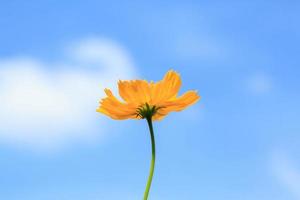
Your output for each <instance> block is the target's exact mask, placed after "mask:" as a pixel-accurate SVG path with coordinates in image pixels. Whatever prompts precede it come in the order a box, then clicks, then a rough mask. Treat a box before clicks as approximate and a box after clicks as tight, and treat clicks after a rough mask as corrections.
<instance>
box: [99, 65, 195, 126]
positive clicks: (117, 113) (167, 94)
mask: <svg viewBox="0 0 300 200" xmlns="http://www.w3.org/2000/svg"><path fill="white" fill-rule="evenodd" d="M180 86H181V79H180V76H179V74H178V73H176V72H175V71H173V70H170V71H168V72H167V74H166V75H165V77H164V78H163V79H162V80H161V81H159V82H157V83H154V82H152V81H151V82H150V83H148V82H147V81H145V80H131V81H121V80H120V81H119V83H118V88H119V94H120V96H121V97H122V99H123V100H124V101H119V100H118V99H117V98H116V97H115V96H114V95H113V93H112V92H111V90H109V89H105V93H106V95H107V97H106V98H104V99H102V100H101V102H100V106H99V108H98V109H97V111H98V112H100V113H103V114H105V115H107V116H109V117H111V118H113V119H116V120H123V119H143V118H146V117H147V115H151V117H152V119H153V120H160V119H162V118H164V117H165V116H166V115H168V114H169V113H170V112H172V111H181V110H183V109H185V108H186V107H188V106H190V105H192V104H194V103H196V102H197V101H198V100H199V98H200V97H199V96H198V95H197V93H196V91H188V92H186V93H185V94H183V95H182V96H179V97H178V92H179V89H180Z"/></svg>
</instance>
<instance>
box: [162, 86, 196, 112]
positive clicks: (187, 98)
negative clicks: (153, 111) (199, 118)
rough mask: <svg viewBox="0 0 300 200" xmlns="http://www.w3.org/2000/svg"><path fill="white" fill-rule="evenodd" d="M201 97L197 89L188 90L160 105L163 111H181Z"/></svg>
mask: <svg viewBox="0 0 300 200" xmlns="http://www.w3.org/2000/svg"><path fill="white" fill-rule="evenodd" d="M199 99H200V96H199V95H198V94H197V92H195V91H188V92H186V93H185V94H183V95H182V96H180V97H178V98H175V99H174V100H169V101H166V102H164V103H162V104H161V105H160V106H161V107H162V108H161V112H165V113H167V112H172V111H181V110H184V109H185V108H187V107H188V106H190V105H193V104H194V103H196V102H197V101H198V100H199Z"/></svg>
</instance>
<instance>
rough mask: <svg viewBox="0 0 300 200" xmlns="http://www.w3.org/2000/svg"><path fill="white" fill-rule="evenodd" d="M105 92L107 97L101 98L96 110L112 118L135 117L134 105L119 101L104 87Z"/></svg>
mask: <svg viewBox="0 0 300 200" xmlns="http://www.w3.org/2000/svg"><path fill="white" fill-rule="evenodd" d="M105 93H106V95H107V97H106V98H104V99H102V101H101V102H100V106H99V108H98V109H97V112H100V113H103V114H105V115H107V116H109V117H111V118H113V119H129V118H136V107H135V106H134V105H132V104H127V103H122V102H120V101H119V100H118V99H117V98H116V97H115V96H114V95H113V94H112V92H111V91H110V90H109V89H105Z"/></svg>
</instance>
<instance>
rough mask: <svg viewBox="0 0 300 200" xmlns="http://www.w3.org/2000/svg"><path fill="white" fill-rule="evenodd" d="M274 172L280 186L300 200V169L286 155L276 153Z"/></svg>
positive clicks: (274, 156) (272, 165)
mask: <svg viewBox="0 0 300 200" xmlns="http://www.w3.org/2000/svg"><path fill="white" fill-rule="evenodd" d="M271 168H272V172H273V174H274V175H275V177H276V178H277V179H278V180H279V182H280V184H281V185H282V186H284V187H285V188H286V189H287V190H288V191H290V192H291V194H292V195H294V196H295V197H296V198H297V199H299V200H300V168H299V167H297V165H296V164H295V163H294V162H293V160H292V159H291V158H289V157H288V156H287V155H286V154H285V153H282V152H281V153H279V152H277V153H274V155H273V157H272V162H271Z"/></svg>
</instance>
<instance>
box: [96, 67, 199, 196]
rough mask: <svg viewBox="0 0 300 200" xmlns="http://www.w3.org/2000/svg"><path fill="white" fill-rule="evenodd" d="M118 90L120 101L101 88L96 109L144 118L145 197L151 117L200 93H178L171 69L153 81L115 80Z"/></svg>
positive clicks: (183, 105)
mask: <svg viewBox="0 0 300 200" xmlns="http://www.w3.org/2000/svg"><path fill="white" fill-rule="evenodd" d="M118 86H119V94H120V96H121V97H122V99H123V101H120V100H118V99H117V98H116V97H115V96H114V95H113V93H112V92H111V90H109V89H105V93H106V95H107V97H105V98H104V99H102V100H101V101H100V106H99V107H98V108H97V112H100V113H103V114H105V115H107V116H109V117H111V118H112V119H117V120H123V119H146V120H147V122H148V126H149V131H150V136H151V147H152V159H151V165H150V173H149V177H148V181H147V185H146V189H145V193H144V198H143V199H144V200H147V199H148V196H149V191H150V187H151V183H152V178H153V174H154V166H155V155H156V154H155V138H154V131H153V125H152V121H153V120H160V119H162V118H164V117H165V116H166V115H168V114H169V113H170V112H172V111H181V110H183V109H185V108H186V107H188V106H190V105H192V104H194V103H196V102H197V101H198V100H199V99H200V96H198V94H197V93H196V92H195V91H188V92H186V93H184V94H183V95H182V96H178V92H179V88H180V86H181V79H180V76H179V74H178V73H176V72H175V71H173V70H170V71H168V72H167V74H166V75H165V77H164V78H163V79H162V80H161V81H159V82H157V83H154V82H152V81H151V82H150V83H148V82H147V81H145V80H132V81H119V83H118Z"/></svg>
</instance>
